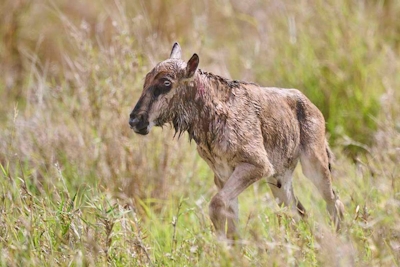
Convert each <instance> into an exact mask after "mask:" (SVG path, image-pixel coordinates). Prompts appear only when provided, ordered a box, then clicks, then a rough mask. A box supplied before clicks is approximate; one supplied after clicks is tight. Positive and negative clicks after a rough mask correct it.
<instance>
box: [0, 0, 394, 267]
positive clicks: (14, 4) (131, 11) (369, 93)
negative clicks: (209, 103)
mask: <svg viewBox="0 0 400 267" xmlns="http://www.w3.org/2000/svg"><path fill="white" fill-rule="evenodd" d="M399 17H400V2H398V1H396V0H373V1H362V0H357V1H350V0H338V1H322V0H311V1H296V2H295V1H277V0H273V1H272V0H271V1H269V0H266V1H236V0H219V1H209V0H203V1H196V2H192V1H189V0H182V1H171V0H164V1H162V0H148V1H145V0H137V1H124V0H114V1H106V0H98V1H89V0H85V1H66V0H59V1H51V0H36V1H33V0H18V1H11V0H6V1H2V2H1V3H0V96H1V99H2V104H1V105H0V127H1V131H0V250H1V253H0V265H1V266H40V265H41V266H55V265H61V266H107V265H111V266H399V265H400V167H399V162H400V105H399V103H400V20H399V19H398V18H399ZM174 41H178V42H180V44H181V46H182V49H183V57H184V58H185V59H188V58H189V57H190V56H191V55H192V54H193V53H195V52H196V53H198V54H199V56H200V68H201V69H203V70H207V71H211V72H214V73H216V74H220V75H222V76H226V77H230V78H233V79H240V80H249V81H254V82H257V83H259V84H262V85H265V86H279V87H285V88H298V89H300V90H301V91H303V92H304V93H305V94H306V95H307V96H308V97H309V98H310V99H311V100H312V101H313V102H314V103H315V104H316V105H317V106H318V107H319V108H320V109H321V110H322V112H323V113H324V116H325V118H326V120H327V129H328V139H329V141H330V143H331V146H332V149H333V151H334V153H335V155H336V160H335V163H334V166H333V175H334V187H335V190H336V191H337V192H338V193H339V195H340V197H341V199H342V200H343V203H344V205H345V208H346V214H345V219H344V225H343V227H342V229H341V231H340V232H339V233H335V231H334V230H333V227H332V225H331V224H330V221H329V218H328V214H327V212H326V210H325V204H324V202H323V201H322V199H321V197H320V196H319V195H318V194H317V193H316V190H315V189H314V187H313V185H312V184H311V183H310V182H309V181H308V180H307V179H306V178H305V177H303V175H302V174H301V170H300V168H299V169H298V170H296V173H295V181H294V183H295V191H296V193H297V195H298V196H299V199H300V200H301V201H302V203H303V204H304V206H305V207H306V209H307V211H308V218H307V219H306V220H302V221H299V222H295V221H294V220H293V217H292V215H291V214H290V213H289V212H288V211H287V210H286V209H285V208H282V207H279V206H277V205H276V203H275V201H274V199H273V197H272V195H271V193H270V191H269V188H268V185H267V184H266V182H265V181H260V182H259V183H257V184H255V185H254V186H251V187H250V188H249V189H248V190H247V191H246V192H245V193H243V195H241V196H240V197H239V202H240V225H239V231H240V236H241V241H240V244H239V245H238V246H235V247H227V246H226V245H225V244H224V243H220V242H218V241H217V240H216V238H215V236H214V233H213V228H212V225H211V221H210V219H209V217H208V203H209V201H210V199H211V197H212V196H213V195H214V194H215V193H216V188H215V186H214V185H213V175H212V173H211V171H210V170H209V168H208V167H207V165H206V164H205V162H204V161H202V160H201V159H200V158H199V156H198V155H197V153H196V148H195V144H193V143H192V144H190V143H189V142H188V140H187V136H185V135H184V136H183V137H181V138H180V139H178V138H173V131H172V130H171V129H169V128H168V127H166V128H164V129H153V130H152V132H151V133H150V134H149V135H148V136H145V137H143V136H138V135H135V134H134V133H133V132H132V131H131V130H130V129H129V126H128V117H129V113H130V111H131V109H132V108H133V106H134V104H135V103H136V101H137V99H138V96H139V95H140V93H141V88H142V85H143V81H144V76H145V74H146V73H147V72H148V71H149V70H150V69H151V68H152V67H153V66H154V64H155V63H157V62H158V61H161V60H164V59H166V57H167V56H168V55H169V52H170V49H171V46H172V44H173V42H174Z"/></svg>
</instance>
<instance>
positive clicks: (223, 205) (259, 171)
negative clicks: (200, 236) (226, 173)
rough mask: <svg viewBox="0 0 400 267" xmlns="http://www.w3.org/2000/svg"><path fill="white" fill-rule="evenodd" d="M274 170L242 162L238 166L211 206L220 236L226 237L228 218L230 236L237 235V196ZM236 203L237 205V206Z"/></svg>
mask: <svg viewBox="0 0 400 267" xmlns="http://www.w3.org/2000/svg"><path fill="white" fill-rule="evenodd" d="M271 174H272V170H271V169H269V168H265V166H256V165H253V164H250V163H241V164H239V165H238V166H236V168H235V170H234V171H233V173H232V175H231V176H230V177H229V179H228V181H226V183H225V184H224V185H223V186H222V188H221V190H220V191H219V192H218V193H217V194H216V195H215V196H214V197H213V198H212V200H211V202H210V206H209V212H210V218H211V221H212V222H213V224H214V227H215V230H216V232H217V235H218V236H219V237H223V238H224V237H226V234H225V226H226V222H227V220H228V237H229V238H232V237H234V236H235V234H236V233H235V232H236V227H235V223H236V222H235V221H236V220H237V197H238V196H239V194H240V193H241V192H243V190H245V189H246V188H247V187H249V185H251V184H252V183H254V182H256V181H258V180H259V179H261V178H262V177H264V176H270V175H271ZM235 205H236V206H235Z"/></svg>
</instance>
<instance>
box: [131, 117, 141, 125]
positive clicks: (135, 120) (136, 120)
mask: <svg viewBox="0 0 400 267" xmlns="http://www.w3.org/2000/svg"><path fill="white" fill-rule="evenodd" d="M138 123H139V119H138V118H134V117H132V116H131V117H130V118H129V125H130V126H131V127H135V126H136V125H137V124H138Z"/></svg>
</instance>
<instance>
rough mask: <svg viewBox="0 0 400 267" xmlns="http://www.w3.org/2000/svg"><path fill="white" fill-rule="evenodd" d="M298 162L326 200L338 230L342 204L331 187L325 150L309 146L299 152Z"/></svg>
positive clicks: (342, 211) (341, 215) (342, 210)
mask: <svg viewBox="0 0 400 267" xmlns="http://www.w3.org/2000/svg"><path fill="white" fill-rule="evenodd" d="M300 162H301V167H302V169H303V174H304V175H305V176H306V177H307V178H309V179H310V180H311V181H312V182H313V184H314V185H315V186H316V187H317V189H318V191H319V192H320V194H321V195H322V197H323V198H324V200H325V202H326V205H327V210H328V212H329V214H330V216H331V218H332V220H333V223H334V224H335V226H336V229H337V230H339V229H340V221H341V220H342V218H343V213H344V206H343V203H342V202H341V201H340V199H339V197H338V196H337V195H336V194H335V192H334V191H333V189H332V180H331V173H330V170H329V158H328V154H327V150H326V149H316V148H314V149H312V148H309V149H307V150H305V151H303V152H302V153H301V155H300Z"/></svg>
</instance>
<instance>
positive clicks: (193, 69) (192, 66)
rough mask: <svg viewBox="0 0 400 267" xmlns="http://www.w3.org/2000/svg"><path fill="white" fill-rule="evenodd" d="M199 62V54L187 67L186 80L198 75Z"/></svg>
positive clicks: (191, 59) (190, 60) (195, 55)
mask: <svg viewBox="0 0 400 267" xmlns="http://www.w3.org/2000/svg"><path fill="white" fill-rule="evenodd" d="M199 62H200V59H199V56H198V55H197V54H193V56H192V57H191V58H190V59H189V61H188V63H187V65H186V78H191V77H192V76H193V75H194V74H195V73H196V70H197V67H198V66H199Z"/></svg>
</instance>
